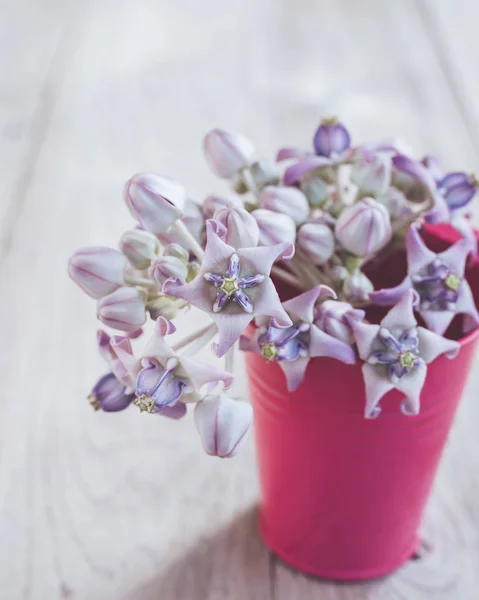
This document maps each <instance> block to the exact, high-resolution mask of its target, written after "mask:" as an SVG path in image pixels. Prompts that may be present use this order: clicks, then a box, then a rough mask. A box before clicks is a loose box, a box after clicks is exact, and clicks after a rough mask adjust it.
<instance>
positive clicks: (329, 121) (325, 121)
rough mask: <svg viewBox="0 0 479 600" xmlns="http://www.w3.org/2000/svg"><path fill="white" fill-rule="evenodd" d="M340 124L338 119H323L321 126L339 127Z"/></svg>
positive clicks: (330, 117)
mask: <svg viewBox="0 0 479 600" xmlns="http://www.w3.org/2000/svg"><path fill="white" fill-rule="evenodd" d="M337 124H338V119H337V118H336V117H332V116H329V117H323V118H322V119H321V125H337Z"/></svg>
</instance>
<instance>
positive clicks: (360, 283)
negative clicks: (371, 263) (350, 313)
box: [343, 271, 374, 304]
mask: <svg viewBox="0 0 479 600" xmlns="http://www.w3.org/2000/svg"><path fill="white" fill-rule="evenodd" d="M373 291H374V286H373V284H372V283H371V281H370V280H369V279H368V278H367V277H366V275H365V274H364V273H361V271H355V272H354V273H353V274H352V275H350V276H349V277H348V278H347V279H346V280H345V281H344V285H343V292H344V295H345V296H346V298H347V299H348V300H349V302H351V304H355V303H360V302H367V301H368V300H369V294H370V293H371V292H373Z"/></svg>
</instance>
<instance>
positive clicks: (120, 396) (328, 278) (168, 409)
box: [68, 117, 479, 458]
mask: <svg viewBox="0 0 479 600" xmlns="http://www.w3.org/2000/svg"><path fill="white" fill-rule="evenodd" d="M310 138H312V144H311V146H310V148H309V149H303V148H301V147H296V146H285V147H282V148H280V150H279V151H278V152H277V155H276V161H271V160H268V158H265V157H263V156H261V155H259V154H258V153H257V150H256V148H255V146H253V144H252V143H251V142H250V141H249V139H247V138H246V137H244V136H242V135H239V134H237V133H232V132H229V131H226V130H223V129H212V130H211V131H209V132H208V133H207V134H206V136H205V137H204V139H203V151H204V157H205V160H206V163H207V165H208V167H209V169H210V170H211V171H212V173H213V174H215V175H216V176H217V177H219V178H220V179H221V180H223V181H222V185H223V186H225V185H226V186H227V187H228V188H229V191H228V190H227V191H226V192H225V193H222V194H221V195H218V194H217V193H216V192H214V191H213V192H212V193H211V194H209V195H208V196H206V198H204V200H203V202H201V203H200V202H196V200H195V199H194V198H192V197H190V196H189V194H188V193H187V191H186V189H185V188H184V187H183V185H182V184H180V183H178V182H177V181H175V180H173V179H171V178H169V177H167V176H166V175H158V174H156V173H150V172H146V173H137V174H136V175H133V176H132V177H130V179H128V181H127V182H126V184H125V187H124V194H123V199H124V202H125V204H126V209H127V210H128V212H129V213H130V215H131V216H132V217H133V222H132V224H131V227H130V229H128V230H127V231H126V232H124V233H123V235H121V232H119V233H120V235H119V238H118V243H117V246H116V247H117V248H118V249H114V248H109V247H106V246H102V245H95V246H92V247H83V248H80V249H78V250H76V251H75V252H73V254H72V256H71V258H70V260H69V263H68V273H69V275H70V277H71V278H72V280H73V281H74V282H75V283H76V284H77V285H78V286H79V287H80V288H81V289H82V290H83V291H84V292H85V294H86V295H87V296H89V297H90V298H93V299H94V301H95V302H96V316H97V319H98V320H99V321H100V322H101V323H102V325H103V326H105V328H106V329H107V331H103V329H102V330H101V331H99V333H98V336H97V347H98V350H99V352H100V355H101V356H102V358H103V359H104V360H105V361H106V364H107V367H106V369H105V371H104V373H103V375H102V376H101V377H100V378H99V379H98V380H97V382H96V383H95V385H94V386H93V388H91V393H90V395H89V400H90V403H91V405H92V406H93V407H94V408H95V409H97V410H103V411H105V412H118V411H122V410H124V409H126V408H127V407H129V406H130V405H131V404H133V405H134V406H136V407H137V408H138V409H139V411H131V410H130V412H133V413H136V414H138V412H139V413H146V414H155V415H159V416H163V417H167V418H169V419H170V420H172V421H176V420H180V419H182V418H183V417H185V416H186V415H187V413H188V405H189V404H193V405H195V406H194V410H192V411H190V412H192V413H193V418H194V421H195V425H196V430H197V433H198V436H199V440H198V445H199V446H200V445H201V446H202V447H203V449H204V450H205V451H206V452H207V453H208V454H210V455H213V456H217V457H221V458H229V457H232V456H235V455H236V454H237V452H238V451H239V450H240V448H241V447H242V446H243V445H244V444H245V443H246V440H247V437H248V433H249V431H250V429H251V425H252V419H253V413H252V408H251V406H250V404H249V403H248V402H247V401H245V399H243V398H239V397H238V396H237V394H235V387H234V386H235V382H234V378H233V372H234V363H235V360H236V356H237V352H238V350H241V351H244V352H250V353H253V355H251V356H250V358H251V360H252V361H259V364H261V365H264V369H265V370H266V369H268V368H269V369H271V372H279V370H281V371H282V373H280V376H282V374H284V380H285V385H286V387H287V389H288V390H289V391H291V392H292V391H294V390H298V391H299V392H298V394H297V397H298V402H300V401H301V386H302V385H303V382H304V381H305V380H306V382H309V381H310V377H312V376H314V375H315V370H314V369H315V367H318V371H316V373H317V372H319V366H321V363H319V362H318V361H325V362H324V365H326V366H327V363H326V360H335V361H339V362H340V363H343V364H344V365H348V367H343V366H341V367H340V368H341V370H343V371H344V373H345V377H347V373H348V370H351V372H353V371H356V372H359V371H360V370H361V372H362V375H363V380H364V386H365V396H366V405H365V407H364V414H365V417H366V418H368V419H370V418H375V417H377V416H378V415H379V414H380V412H381V406H382V405H384V404H385V402H386V401H387V399H386V398H384V396H385V395H386V394H387V393H388V392H389V391H390V390H393V389H395V390H398V391H399V392H400V393H401V394H402V396H403V400H402V404H401V411H398V414H397V416H396V415H395V416H394V418H398V419H401V418H405V415H407V416H408V417H414V415H417V413H418V412H419V411H420V407H421V391H422V389H423V386H424V383H425V380H426V376H427V373H428V369H429V365H431V363H433V362H434V361H435V360H436V358H437V357H439V356H441V355H445V356H446V357H447V358H453V357H454V356H455V355H456V354H457V353H458V351H459V349H460V347H461V345H463V344H466V343H467V339H466V340H464V339H463V338H461V337H460V336H461V335H462V334H468V333H469V332H471V331H473V330H474V329H477V328H478V327H479V311H478V308H477V306H476V300H477V298H476V299H475V298H474V293H477V292H476V290H477V286H476V285H474V281H473V280H472V279H471V278H473V277H474V273H475V271H477V268H476V267H477V255H478V243H477V237H476V232H475V231H474V229H473V228H472V224H471V218H470V217H471V205H472V202H473V200H474V198H475V196H476V195H477V190H478V188H479V181H478V179H477V178H476V177H475V176H474V175H472V174H470V173H467V172H465V171H461V170H454V171H447V170H445V169H444V168H443V166H442V165H441V163H440V161H439V159H438V158H437V157H435V156H434V155H432V154H429V155H426V156H424V157H423V158H421V159H416V158H414V157H413V151H412V150H411V149H409V148H408V147H407V146H406V145H405V144H404V143H402V142H400V141H394V142H392V143H390V142H381V143H374V142H368V143H364V144H359V145H354V146H353V145H352V142H351V134H350V131H349V129H348V128H347V127H346V125H345V124H344V123H342V122H341V121H340V120H338V119H336V118H333V117H326V118H323V119H322V120H321V122H320V123H319V125H318V127H317V128H316V129H315V130H314V131H312V134H311V135H310ZM258 148H259V146H258ZM424 223H428V227H427V233H428V235H429V233H430V232H432V235H433V236H435V235H437V237H438V238H439V239H438V241H441V242H445V243H444V246H443V247H444V248H446V249H445V250H444V251H442V252H439V253H436V252H433V251H432V250H431V249H429V248H428V247H427V246H426V244H425V242H424V240H423V238H422V234H421V227H422V226H423V224H424ZM442 223H448V224H450V225H451V226H452V228H454V229H456V230H457V232H458V234H459V235H458V236H456V237H457V239H459V241H457V242H455V243H453V244H452V245H451V244H450V243H446V239H445V237H444V233H443V231H444V229H445V228H444V227H442V226H441V227H435V224H442ZM446 229H447V228H446ZM441 232H442V233H441ZM466 266H467V268H466ZM396 276H397V279H394V281H395V282H396V281H401V283H400V284H399V285H395V286H394V287H384V288H382V289H381V288H380V287H379V286H378V284H377V282H388V281H391V279H392V278H393V277H396ZM381 285H384V283H381ZM386 285H387V283H386ZM375 286H376V287H375ZM386 306H387V307H391V309H390V310H389V312H388V313H387V315H386V316H385V317H384V318H383V319H382V320H381V321H380V322H379V319H380V317H381V316H383V315H384V312H385V310H384V309H382V308H380V307H386ZM190 309H191V310H192V311H196V315H194V318H193V319H192V321H191V322H196V321H198V323H199V324H198V326H197V327H195V326H192V327H191V328H190V330H189V331H188V332H187V333H186V334H185V336H184V337H182V338H179V333H178V332H176V327H175V325H174V324H173V320H174V321H175V323H176V322H178V321H179V320H181V318H182V315H183V314H184V312H185V311H188V310H190ZM458 315H459V317H457V316H458ZM196 316H198V319H196ZM456 317H457V318H456ZM179 329H180V330H181V328H179ZM110 330H111V331H110ZM449 337H454V338H455V339H454V340H453V339H449ZM143 338H145V339H146V340H147V341H146V343H144V342H143ZM456 340H457V341H456ZM208 358H211V359H212V360H214V361H215V366H212V365H211V364H209V360H208ZM218 361H219V364H217V363H218ZM274 363H277V366H278V367H279V369H276V368H275V367H274V366H272V365H273V364H274ZM336 366H337V365H336ZM265 372H266V371H265ZM430 377H431V378H434V373H433V374H432V375H430ZM306 385H308V383H306ZM304 389H307V388H304ZM426 389H427V388H426ZM358 396H360V395H358ZM332 401H334V399H333V400H332ZM362 409H363V407H362V406H361V410H362ZM190 416H191V415H190ZM133 418H134V417H133ZM138 418H139V417H138ZM172 426H176V425H173V424H172ZM178 426H181V425H178Z"/></svg>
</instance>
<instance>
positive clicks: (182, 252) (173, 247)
mask: <svg viewBox="0 0 479 600" xmlns="http://www.w3.org/2000/svg"><path fill="white" fill-rule="evenodd" d="M163 256H174V257H175V258H179V259H180V260H181V262H183V263H185V265H186V264H188V261H189V258H190V253H189V252H188V250H186V248H183V246H181V245H180V244H175V243H173V244H168V245H167V246H166V247H165V249H164V250H163Z"/></svg>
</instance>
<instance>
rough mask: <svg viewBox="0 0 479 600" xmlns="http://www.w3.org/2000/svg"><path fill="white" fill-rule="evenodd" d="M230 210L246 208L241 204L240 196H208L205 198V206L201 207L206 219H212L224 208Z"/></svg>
mask: <svg viewBox="0 0 479 600" xmlns="http://www.w3.org/2000/svg"><path fill="white" fill-rule="evenodd" d="M225 206H226V207H228V208H236V209H238V208H244V206H243V203H242V202H241V200H240V198H239V197H238V196H234V195H231V196H228V197H223V196H213V195H211V196H208V197H207V198H205V200H204V202H203V204H202V205H201V209H202V211H203V215H204V216H205V219H212V218H213V215H214V214H215V212H216V211H217V210H219V209H220V208H224V207H225Z"/></svg>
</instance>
